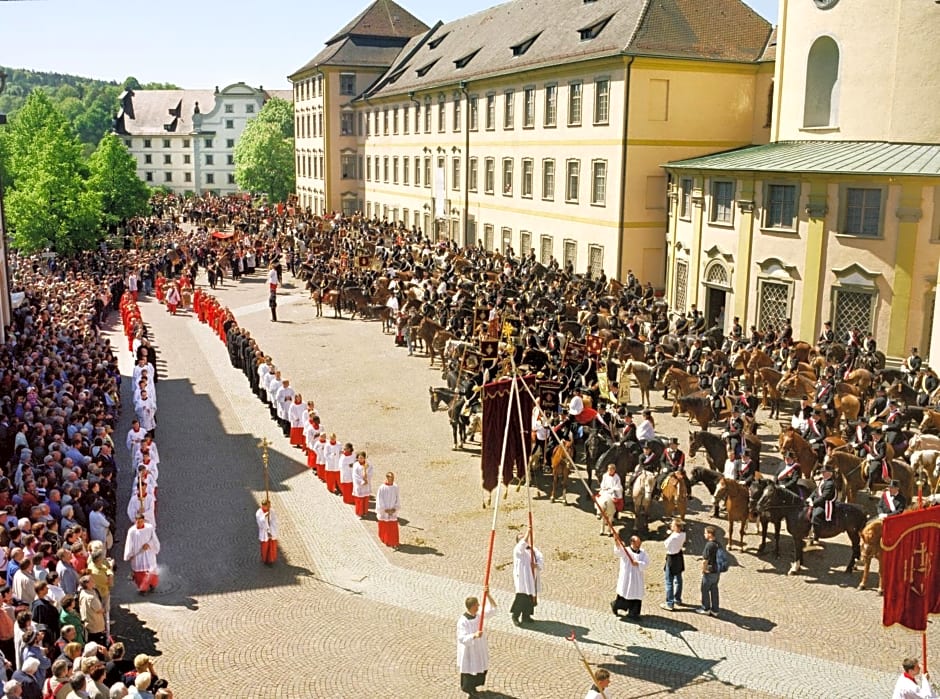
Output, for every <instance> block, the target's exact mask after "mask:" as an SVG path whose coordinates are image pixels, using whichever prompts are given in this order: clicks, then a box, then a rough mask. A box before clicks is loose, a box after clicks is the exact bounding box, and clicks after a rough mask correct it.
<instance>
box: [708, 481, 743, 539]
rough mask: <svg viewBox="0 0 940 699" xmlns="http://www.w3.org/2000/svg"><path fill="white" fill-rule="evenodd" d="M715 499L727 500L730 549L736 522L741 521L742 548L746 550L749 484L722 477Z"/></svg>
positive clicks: (726, 509)
mask: <svg viewBox="0 0 940 699" xmlns="http://www.w3.org/2000/svg"><path fill="white" fill-rule="evenodd" d="M715 500H716V501H719V500H724V501H725V511H726V512H727V513H728V550H729V551H730V550H731V547H732V545H733V544H734V523H735V522H740V523H741V550H742V551H743V550H744V530H745V529H747V523H748V520H749V519H750V507H749V505H748V503H749V501H750V491H749V490H748V488H747V486H745V485H742V484H741V483H738V482H737V481H735V480H732V479H730V478H725V477H722V478H721V479H720V480H719V481H718V488H717V489H716V490H715Z"/></svg>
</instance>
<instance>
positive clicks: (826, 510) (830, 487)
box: [807, 464, 836, 538]
mask: <svg viewBox="0 0 940 699" xmlns="http://www.w3.org/2000/svg"><path fill="white" fill-rule="evenodd" d="M835 500H836V482H835V481H834V480H832V466H829V465H828V464H823V467H822V480H821V481H820V482H819V485H818V486H817V487H816V491H815V492H814V493H813V495H812V496H810V498H809V499H808V500H807V504H808V505H809V506H810V507H811V508H812V519H811V523H812V525H813V533H814V538H815V537H816V535H817V534H816V533H817V532H818V531H819V529H820V528H821V527H822V526H823V525H824V524H825V523H826V522H828V521H829V520H831V519H832V508H833V507H834V505H835Z"/></svg>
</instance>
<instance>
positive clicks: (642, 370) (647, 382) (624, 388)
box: [618, 359, 653, 408]
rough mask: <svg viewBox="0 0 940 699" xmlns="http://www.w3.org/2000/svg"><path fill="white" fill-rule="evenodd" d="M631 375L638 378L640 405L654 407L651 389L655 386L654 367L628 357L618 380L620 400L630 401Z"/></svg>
mask: <svg viewBox="0 0 940 699" xmlns="http://www.w3.org/2000/svg"><path fill="white" fill-rule="evenodd" d="M630 376H633V378H634V379H636V385H637V388H639V390H640V406H641V407H642V406H644V405H645V406H646V407H647V408H652V407H653V404H652V403H651V402H650V389H651V388H652V386H653V367H651V366H650V365H649V364H646V363H645V362H639V361H637V360H635V359H628V360H627V361H626V362H625V363H624V365H623V367H621V369H620V376H619V377H618V381H619V383H620V396H619V398H620V402H621V403H629V402H630Z"/></svg>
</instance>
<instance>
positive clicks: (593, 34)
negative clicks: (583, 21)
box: [578, 15, 613, 41]
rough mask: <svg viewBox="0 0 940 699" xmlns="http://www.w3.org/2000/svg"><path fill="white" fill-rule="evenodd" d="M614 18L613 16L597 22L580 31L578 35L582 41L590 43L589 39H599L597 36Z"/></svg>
mask: <svg viewBox="0 0 940 699" xmlns="http://www.w3.org/2000/svg"><path fill="white" fill-rule="evenodd" d="M612 18H613V15H610V16H609V17H605V18H604V19H602V20H600V21H597V22H595V23H594V24H592V25H590V26H587V27H584V28H583V29H579V30H578V35H579V36H580V37H581V41H588V40H589V39H595V38H597V35H598V34H600V33H601V32H602V31H604V27H606V26H607V23H608V22H610V20H611V19H612Z"/></svg>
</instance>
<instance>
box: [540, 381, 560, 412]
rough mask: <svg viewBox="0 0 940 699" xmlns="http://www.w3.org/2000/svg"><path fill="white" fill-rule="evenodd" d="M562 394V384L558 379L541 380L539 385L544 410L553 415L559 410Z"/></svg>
mask: <svg viewBox="0 0 940 699" xmlns="http://www.w3.org/2000/svg"><path fill="white" fill-rule="evenodd" d="M560 395H561V384H560V383H558V382H557V381H541V382H539V387H538V397H539V403H541V405H542V412H543V413H545V414H547V415H551V414H552V413H556V412H558V401H559V400H560Z"/></svg>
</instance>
